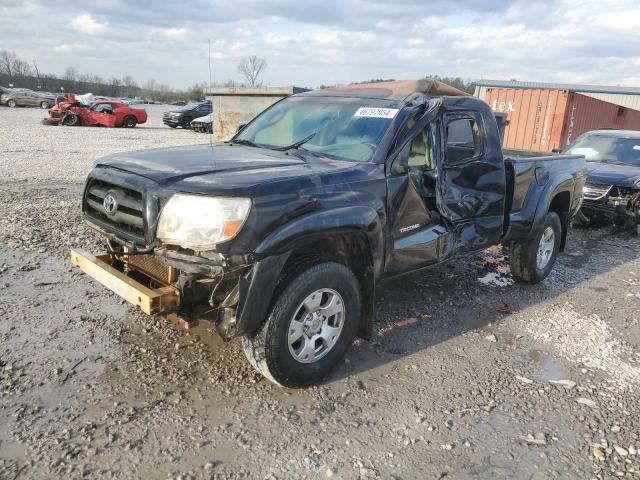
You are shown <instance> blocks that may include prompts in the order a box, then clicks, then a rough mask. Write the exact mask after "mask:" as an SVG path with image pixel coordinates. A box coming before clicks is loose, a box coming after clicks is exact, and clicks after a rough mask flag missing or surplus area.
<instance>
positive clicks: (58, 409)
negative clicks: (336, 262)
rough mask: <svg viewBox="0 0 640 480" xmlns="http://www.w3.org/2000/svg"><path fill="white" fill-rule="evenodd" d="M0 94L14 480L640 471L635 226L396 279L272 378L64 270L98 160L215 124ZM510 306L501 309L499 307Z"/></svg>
mask: <svg viewBox="0 0 640 480" xmlns="http://www.w3.org/2000/svg"><path fill="white" fill-rule="evenodd" d="M162 110H163V108H162V107H157V106H152V107H150V108H149V112H150V121H149V123H148V124H147V125H143V126H140V127H138V128H136V129H134V130H125V129H106V128H71V127H49V126H43V125H40V124H39V123H38V122H39V120H40V118H41V117H42V116H43V112H42V111H40V110H28V109H15V110H10V109H7V108H0V139H1V140H0V158H1V162H0V203H1V204H2V206H3V209H2V210H3V215H2V218H0V478H2V479H5V478H6V479H24V478H83V477H89V478H122V479H131V478H182V479H190V478H220V479H222V478H258V479H271V478H277V479H285V478H286V479H289V478H294V479H295V478H330V477H333V478H345V479H351V478H383V479H390V478H403V479H411V478H419V479H428V478H433V479H442V478H447V479H449V478H454V479H458V478H460V479H466V478H482V479H484V478H492V479H493V478H530V479H534V478H535V479H538V478H539V479H542V478H544V479H547V478H580V479H582V478H603V479H604V478H638V475H639V473H638V472H640V455H639V454H638V449H639V448H640V400H639V398H640V355H639V354H638V352H639V350H638V346H639V344H640V328H639V326H638V322H639V317H640V315H639V314H638V307H640V258H639V256H640V241H639V240H638V239H637V238H636V237H635V236H632V235H630V234H627V233H624V232H612V231H611V229H609V228H603V229H601V230H572V231H571V233H570V240H569V245H568V250H567V252H566V253H565V254H563V255H562V256H561V257H560V258H559V263H558V265H557V267H556V268H555V270H554V271H553V273H552V274H551V276H550V277H549V278H548V279H547V280H546V281H545V282H543V283H542V284H541V285H538V286H522V285H518V284H514V283H513V281H512V279H511V277H510V274H509V271H508V267H506V264H505V259H504V256H503V254H502V252H501V250H500V249H499V248H494V249H491V250H488V251H486V252H484V253H483V254H481V255H476V256H473V257H470V258H465V259H463V260H460V261H456V262H452V263H450V264H448V265H445V266H441V267H437V268H435V269H433V270H431V271H426V272H422V273H418V274H413V275H410V276H407V277H404V278H401V279H399V280H395V281H394V282H393V283H389V284H387V285H384V286H382V288H380V290H379V298H378V299H377V309H378V310H377V317H376V331H375V335H374V338H373V340H372V341H369V342H364V341H359V342H357V343H356V344H355V345H354V347H353V348H352V350H351V351H350V353H349V354H348V356H347V358H346V359H345V361H344V362H343V363H342V364H341V366H340V367H339V368H338V369H337V371H336V372H335V373H334V374H333V375H332V376H331V377H330V378H329V379H328V380H327V381H326V382H325V383H324V384H322V385H320V386H317V387H314V388H310V389H306V390H286V389H282V388H278V387H275V386H273V385H272V384H270V383H269V382H267V381H265V380H264V379H262V378H261V377H260V376H259V375H258V374H256V373H255V372H254V371H253V370H252V369H251V367H250V366H249V365H248V363H247V362H246V361H245V359H244V357H243V355H242V351H241V347H240V345H239V342H238V341H232V342H229V343H226V344H224V343H222V342H221V341H220V340H218V339H217V338H216V337H215V336H214V335H213V334H212V331H211V327H210V326H209V325H200V326H198V327H196V328H195V329H193V330H191V331H190V332H189V333H186V332H184V331H181V330H177V329H175V328H174V327H173V326H172V325H171V324H170V323H168V322H166V321H165V320H164V319H162V318H159V317H158V318H150V317H146V316H145V315H141V314H140V313H138V312H136V311H135V310H134V309H132V308H130V307H129V306H128V305H125V304H124V303H123V301H121V300H120V299H119V298H118V297H116V296H115V295H113V294H111V293H109V292H108V291H106V290H105V289H104V288H102V287H100V286H98V285H97V284H95V283H94V282H92V281H90V280H89V279H88V278H87V277H86V276H84V275H82V274H80V273H78V272H77V271H75V270H72V269H71V268H70V264H69V261H68V259H67V251H68V248H69V247H71V246H73V247H82V248H86V249H89V250H93V251H98V250H99V249H100V243H99V241H98V239H97V238H96V237H95V236H94V235H93V234H92V233H91V232H90V231H89V230H88V229H86V228H85V227H84V226H83V225H82V224H81V222H80V215H79V199H80V192H81V189H82V183H83V181H84V177H85V175H86V173H87V172H88V170H89V169H90V167H91V164H92V162H93V161H94V160H95V159H96V158H97V157H98V156H100V155H104V154H107V153H111V152H116V151H124V150H133V149H139V148H148V147H162V146H169V145H179V144H186V143H197V142H201V141H203V140H204V141H206V137H203V136H202V135H197V134H194V133H192V132H188V131H187V132H185V131H182V130H171V129H169V128H164V127H162V126H161V122H160V116H161V112H162ZM505 305H506V306H505Z"/></svg>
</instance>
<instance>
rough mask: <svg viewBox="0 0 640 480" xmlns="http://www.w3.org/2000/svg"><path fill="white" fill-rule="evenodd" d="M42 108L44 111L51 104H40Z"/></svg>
mask: <svg viewBox="0 0 640 480" xmlns="http://www.w3.org/2000/svg"><path fill="white" fill-rule="evenodd" d="M40 108H41V109H43V110H45V109H47V108H49V103H48V102H40Z"/></svg>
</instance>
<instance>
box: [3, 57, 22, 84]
mask: <svg viewBox="0 0 640 480" xmlns="http://www.w3.org/2000/svg"><path fill="white" fill-rule="evenodd" d="M17 60H18V56H17V55H16V54H15V53H14V52H10V51H8V50H2V51H1V52H0V72H2V73H4V74H5V75H7V76H8V77H9V82H11V81H12V80H13V75H14V73H15V71H14V68H13V66H14V64H15V63H16V61H17Z"/></svg>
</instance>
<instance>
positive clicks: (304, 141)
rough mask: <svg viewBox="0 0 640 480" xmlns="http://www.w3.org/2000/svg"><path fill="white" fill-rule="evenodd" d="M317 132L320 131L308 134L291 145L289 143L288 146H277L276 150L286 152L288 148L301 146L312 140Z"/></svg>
mask: <svg viewBox="0 0 640 480" xmlns="http://www.w3.org/2000/svg"><path fill="white" fill-rule="evenodd" d="M316 133H318V132H313V133H312V134H311V135H307V136H306V137H304V138H303V139H302V140H298V141H297V142H296V143H292V144H291V145H287V146H286V147H277V148H274V150H278V151H280V152H286V151H287V150H292V149H294V148H298V147H301V146H302V145H304V144H305V143H307V142H308V141H309V140H311V139H312V138H313V137H315V136H316Z"/></svg>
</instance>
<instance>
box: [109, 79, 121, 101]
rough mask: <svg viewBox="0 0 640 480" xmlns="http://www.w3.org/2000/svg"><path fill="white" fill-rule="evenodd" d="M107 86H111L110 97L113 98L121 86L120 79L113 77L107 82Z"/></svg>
mask: <svg viewBox="0 0 640 480" xmlns="http://www.w3.org/2000/svg"><path fill="white" fill-rule="evenodd" d="M109 85H111V95H112V96H114V97H115V96H116V95H117V94H118V87H119V86H120V85H122V84H121V83H120V79H119V78H116V77H113V78H112V79H111V80H109Z"/></svg>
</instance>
